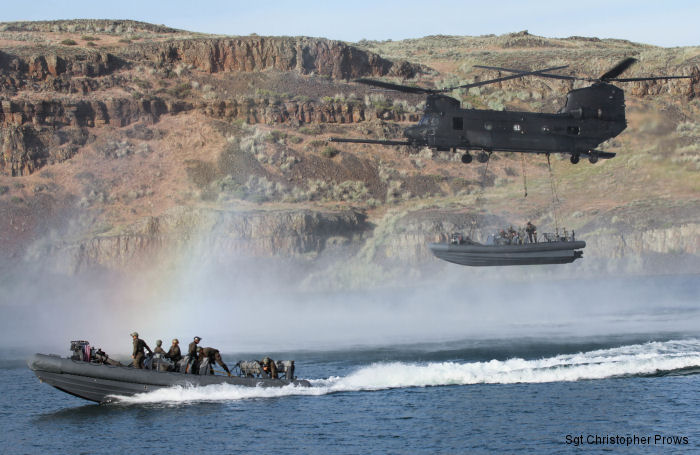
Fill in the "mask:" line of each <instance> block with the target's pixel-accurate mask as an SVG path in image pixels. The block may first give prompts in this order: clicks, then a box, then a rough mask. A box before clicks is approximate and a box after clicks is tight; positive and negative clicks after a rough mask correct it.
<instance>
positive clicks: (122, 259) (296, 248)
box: [27, 207, 370, 273]
mask: <svg viewBox="0 0 700 455" xmlns="http://www.w3.org/2000/svg"><path fill="white" fill-rule="evenodd" d="M369 228H370V226H369V224H368V223H367V221H366V217H365V215H363V214H362V213H360V212H356V211H352V210H346V211H340V212H318V211H312V210H275V211H222V210H207V209H189V208H184V207H178V208H176V209H174V210H171V211H169V212H168V213H166V214H164V215H161V216H158V217H149V218H147V219H144V220H142V221H141V222H139V223H137V224H135V225H133V226H130V227H128V228H126V229H124V230H123V231H122V232H119V233H118V234H109V233H107V234H104V235H100V236H96V237H93V238H88V239H86V240H81V241H77V242H67V241H42V242H39V243H37V244H36V245H35V246H34V247H32V248H31V249H30V251H29V253H28V255H27V259H29V260H34V261H39V262H44V263H51V264H54V267H55V268H56V269H57V270H59V271H64V272H65V271H67V270H73V271H74V272H76V273H77V272H80V271H84V270H90V269H92V268H95V267H104V268H108V269H125V268H128V267H133V266H139V265H142V266H146V267H150V266H155V265H157V264H160V265H162V264H173V263H178V262H179V261H180V259H181V258H182V257H187V258H189V259H188V260H215V261H221V262H222V263H227V262H231V261H233V260H240V259H246V258H248V259H250V258H256V257H258V258H260V257H262V258H271V257H276V258H278V259H281V260H284V259H285V258H301V257H303V256H304V255H307V254H312V255H315V254H317V253H319V252H322V251H324V249H326V248H329V247H332V246H333V245H335V244H338V243H341V244H345V243H348V242H352V241H353V239H356V238H358V237H359V236H362V235H363V234H364V233H365V231H367V230H368V229H369Z"/></svg>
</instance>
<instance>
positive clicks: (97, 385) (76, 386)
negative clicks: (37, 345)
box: [27, 354, 311, 403]
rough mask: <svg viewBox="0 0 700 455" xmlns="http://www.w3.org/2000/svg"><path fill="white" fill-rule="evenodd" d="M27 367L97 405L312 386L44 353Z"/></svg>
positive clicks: (46, 381) (34, 356)
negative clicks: (210, 390) (217, 387)
mask: <svg viewBox="0 0 700 455" xmlns="http://www.w3.org/2000/svg"><path fill="white" fill-rule="evenodd" d="M27 364H28V365H29V368H30V369H31V370H32V371H34V374H36V376H37V377H38V378H39V380H40V381H42V382H45V383H47V384H49V385H51V386H53V387H55V388H57V389H59V390H61V391H63V392H66V393H69V394H71V395H74V396H76V397H80V398H84V399H86V400H90V401H95V402H97V403H106V402H110V401H112V400H113V396H115V395H119V396H132V395H135V394H137V393H145V392H152V391H154V390H158V389H163V388H167V387H173V386H207V385H212V384H231V385H237V386H245V387H284V386H286V385H290V384H294V385H296V386H301V387H310V385H311V384H310V383H309V382H308V381H305V380H294V381H288V380H286V379H264V378H242V377H237V376H233V377H227V376H214V375H202V376H200V375H192V374H182V373H173V372H160V371H156V370H144V369H135V368H131V367H124V366H111V365H104V364H96V363H88V362H81V361H77V360H71V359H66V358H61V357H59V356H55V355H44V354H34V355H33V356H32V357H31V358H30V359H29V360H28V361H27Z"/></svg>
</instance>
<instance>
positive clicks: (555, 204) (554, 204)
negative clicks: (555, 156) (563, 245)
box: [547, 153, 561, 236]
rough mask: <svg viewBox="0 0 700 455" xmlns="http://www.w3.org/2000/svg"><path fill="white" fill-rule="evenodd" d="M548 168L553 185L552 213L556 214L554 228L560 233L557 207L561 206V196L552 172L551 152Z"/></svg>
mask: <svg viewBox="0 0 700 455" xmlns="http://www.w3.org/2000/svg"><path fill="white" fill-rule="evenodd" d="M547 168H548V169H549V183H550V186H551V187H552V213H553V214H554V229H555V231H554V232H555V233H556V235H557V236H558V235H559V220H558V217H557V209H558V208H559V204H560V203H561V202H560V201H559V196H558V195H557V187H556V185H555V182H554V173H553V172H552V163H551V161H550V159H549V153H547Z"/></svg>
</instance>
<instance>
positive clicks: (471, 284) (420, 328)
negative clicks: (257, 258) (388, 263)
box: [0, 261, 700, 357]
mask: <svg viewBox="0 0 700 455" xmlns="http://www.w3.org/2000/svg"><path fill="white" fill-rule="evenodd" d="M245 266H247V267H245ZM491 270H492V275H491V276H489V277H488V278H487V279H482V280H480V281H475V280H472V279H470V277H469V274H470V273H471V269H469V268H460V269H459V273H460V274H462V275H463V276H464V277H465V279H464V280H463V281H464V282H457V281H454V280H453V281H445V282H433V283H420V284H418V285H413V284H411V283H409V282H406V283H404V285H403V286H392V287H390V288H382V289H374V290H359V291H357V290H356V291H337V292H312V291H306V290H299V289H297V288H295V287H294V286H293V285H290V283H280V282H279V280H278V277H279V276H280V274H279V273H278V270H275V268H274V266H271V265H270V264H269V263H268V264H265V263H262V265H260V266H259V267H257V268H256V267H254V266H253V265H252V264H251V263H249V262H247V263H244V264H227V265H225V266H222V265H221V263H215V262H211V261H201V262H200V261H194V262H191V263H188V264H185V266H180V267H177V268H174V269H171V270H150V271H143V272H140V273H134V274H126V273H115V272H110V271H95V272H92V273H83V274H79V275H74V276H67V275H57V274H53V275H51V274H41V275H39V274H37V275H31V274H30V275H28V276H27V277H22V278H21V279H17V280H15V281H13V282H9V283H8V282H5V283H4V284H3V287H6V289H5V290H4V292H3V295H4V297H3V300H4V301H3V302H2V303H1V304H0V305H1V306H2V311H3V313H4V315H5V317H4V318H2V320H1V321H0V333H1V334H2V335H0V342H1V343H2V346H4V347H5V348H7V349H9V350H10V351H11V352H9V353H8V352H6V353H3V354H4V355H7V356H10V357H12V352H15V351H17V349H19V350H21V351H22V352H24V353H27V352H30V351H35V350H45V352H53V353H60V354H65V353H66V352H67V348H68V342H69V341H70V340H71V339H88V340H90V341H91V342H92V343H93V345H95V346H99V347H102V348H103V349H105V350H107V352H109V353H110V354H111V355H113V356H128V354H129V349H130V344H131V343H130V342H131V339H130V338H129V333H130V332H131V331H133V330H137V331H138V332H139V333H140V334H141V336H142V338H144V339H145V340H146V341H147V342H148V343H149V344H150V345H151V346H153V344H154V342H155V339H157V338H160V339H162V340H164V342H165V343H166V345H167V344H169V340H170V339H171V338H174V337H177V338H179V339H180V340H181V342H185V343H186V342H189V340H190V339H191V338H192V337H193V336H195V335H198V336H201V337H203V339H204V341H203V344H204V345H205V346H214V347H217V348H218V349H220V350H222V351H223V352H225V353H235V352H253V351H256V350H272V351H275V352H280V351H293V350H299V349H307V350H308V349H312V350H327V349H337V348H346V347H353V346H380V345H392V344H403V343H421V342H443V341H449V340H460V339H483V338H497V339H504V338H522V337H534V338H547V337H554V338H560V339H564V340H565V339H572V338H577V337H579V338H580V337H595V336H610V335H624V334H642V335H647V336H649V339H653V338H654V336H656V335H662V334H689V335H693V334H698V327H700V324H699V323H700V308H698V298H697V297H698V295H699V293H700V284H698V281H699V280H698V277H697V276H658V277H627V278H600V279H587V280H576V279H568V280H556V281H544V280H541V279H524V280H523V279H521V280H517V281H513V280H508V279H500V278H499V276H500V275H502V274H503V271H502V270H498V269H491ZM453 276H454V273H453Z"/></svg>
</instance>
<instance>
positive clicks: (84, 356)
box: [70, 340, 90, 362]
mask: <svg viewBox="0 0 700 455" xmlns="http://www.w3.org/2000/svg"><path fill="white" fill-rule="evenodd" d="M70 350H71V352H72V353H73V354H71V356H70V358H71V360H79V361H81V362H89V361H90V342H89V341H85V340H77V341H71V342H70Z"/></svg>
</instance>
